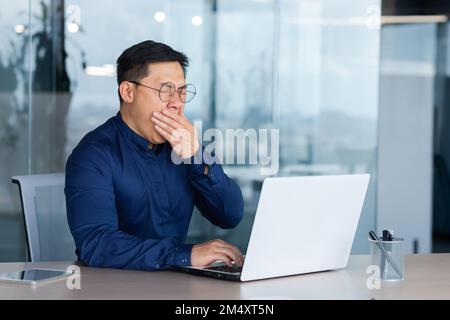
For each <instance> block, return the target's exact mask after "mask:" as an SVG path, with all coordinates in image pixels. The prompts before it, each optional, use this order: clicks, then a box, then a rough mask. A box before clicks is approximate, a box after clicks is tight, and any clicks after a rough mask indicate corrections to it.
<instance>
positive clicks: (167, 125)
mask: <svg viewBox="0 0 450 320" xmlns="http://www.w3.org/2000/svg"><path fill="white" fill-rule="evenodd" d="M151 120H152V122H153V123H155V124H157V125H158V126H159V127H161V128H163V129H165V130H166V131H168V132H169V133H172V131H175V130H177V129H180V128H183V126H181V125H180V124H179V123H178V122H176V121H174V120H172V119H170V118H168V117H166V116H164V115H162V114H161V113H159V112H153V114H152V117H151Z"/></svg>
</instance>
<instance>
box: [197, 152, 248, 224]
mask: <svg viewBox="0 0 450 320" xmlns="http://www.w3.org/2000/svg"><path fill="white" fill-rule="evenodd" d="M202 153H203V156H202ZM195 158H196V159H195ZM194 159H195V161H194ZM191 163H193V164H188V166H190V168H189V178H190V181H191V183H192V185H193V187H194V189H195V205H196V206H197V208H198V209H199V210H200V212H201V213H202V215H203V216H205V217H206V218H207V219H208V220H209V221H211V223H213V224H215V225H217V226H219V227H221V228H224V229H226V228H234V227H235V226H237V225H238V224H239V222H240V221H241V219H242V216H243V210H244V201H243V198H242V193H241V189H240V188H239V186H238V185H237V184H236V183H235V182H234V181H233V180H232V179H230V178H229V177H228V176H227V175H226V174H225V173H224V172H223V169H222V166H221V165H220V164H219V163H218V160H217V158H215V157H212V156H211V155H210V154H209V153H207V152H206V151H204V148H199V151H198V152H197V153H196V155H195V156H194V157H193V159H192V162H191Z"/></svg>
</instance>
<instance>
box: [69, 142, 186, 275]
mask: <svg viewBox="0 0 450 320" xmlns="http://www.w3.org/2000/svg"><path fill="white" fill-rule="evenodd" d="M112 167H113V160H112V158H111V156H110V155H109V154H108V153H107V152H106V151H104V150H103V148H101V147H100V146H96V145H93V144H90V145H83V146H81V147H77V148H76V149H75V150H74V152H73V153H72V155H71V156H70V157H69V159H68V161H67V165H66V185H65V190H64V191H65V194H66V206H67V218H68V222H69V227H70V230H71V232H72V235H73V237H74V240H75V244H76V247H77V248H78V250H79V252H80V255H79V259H80V260H81V261H83V262H84V263H86V264H87V265H89V266H92V267H112V268H123V269H141V270H157V269H163V268H168V267H170V266H171V265H190V263H191V261H190V256H191V250H192V245H180V244H179V243H177V240H176V239H175V238H164V239H141V238H139V237H136V236H133V235H130V234H127V233H125V232H122V231H121V230H119V228H118V218H117V211H116V206H115V196H114V186H113V178H112V176H113V175H112V172H113V170H112Z"/></svg>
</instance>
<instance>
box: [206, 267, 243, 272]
mask: <svg viewBox="0 0 450 320" xmlns="http://www.w3.org/2000/svg"><path fill="white" fill-rule="evenodd" d="M205 270H214V271H223V272H230V273H236V272H241V271H242V267H229V266H227V265H224V266H213V267H207V268H205Z"/></svg>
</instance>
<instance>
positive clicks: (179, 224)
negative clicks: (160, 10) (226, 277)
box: [65, 41, 243, 270]
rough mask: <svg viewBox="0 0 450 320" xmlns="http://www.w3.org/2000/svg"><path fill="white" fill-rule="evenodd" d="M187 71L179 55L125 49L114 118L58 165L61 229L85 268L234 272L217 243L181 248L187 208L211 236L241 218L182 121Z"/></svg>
mask: <svg viewBox="0 0 450 320" xmlns="http://www.w3.org/2000/svg"><path fill="white" fill-rule="evenodd" d="M187 66H188V60H187V57H186V56H185V55H184V54H182V53H180V52H177V51H175V50H173V49H172V48H170V47H169V46H167V45H165V44H162V43H157V42H153V41H144V42H142V43H139V44H136V45H134V46H132V47H130V48H128V49H127V50H125V51H124V52H123V53H122V54H121V56H120V57H119V58H118V60H117V82H118V85H119V89H118V92H119V99H120V111H119V112H118V113H117V115H116V116H115V117H113V118H111V119H109V120H108V121H106V122H105V123H104V124H103V125H101V126H99V127H98V128H96V129H95V130H93V131H91V132H90V133H88V134H87V135H86V136H85V137H84V138H83V139H82V140H81V142H80V143H79V144H78V145H77V147H76V148H75V149H74V150H73V152H72V154H71V155H70V157H69V159H68V160H67V164H66V185H65V194H66V204H67V216H68V222H69V226H70V230H71V232H72V235H73V237H74V239H75V244H76V248H77V250H76V253H77V255H78V258H79V260H81V261H83V262H84V263H86V264H87V265H89V266H93V267H112V268H125V269H142V270H158V269H165V268H169V267H170V266H176V265H177V266H180V265H192V266H196V267H202V266H206V265H209V264H211V263H213V262H214V261H217V260H221V261H223V262H225V263H226V264H228V265H232V264H236V265H241V264H242V260H243V257H242V254H241V253H240V251H239V249H238V248H236V247H235V246H233V245H230V244H228V243H226V242H224V241H222V240H213V241H208V242H205V243H201V244H196V245H192V244H186V243H184V241H185V238H186V234H187V231H188V227H189V222H190V219H191V215H192V211H193V208H194V205H195V206H197V208H198V209H199V210H200V212H201V213H202V215H203V216H205V217H206V218H207V219H208V220H210V221H211V222H212V223H213V224H215V225H217V226H219V227H221V228H233V227H235V226H236V225H237V224H238V223H239V222H240V220H241V219H242V214H243V199H242V194H241V191H240V189H239V187H238V186H237V184H236V183H235V182H233V181H232V180H231V179H230V178H228V177H227V176H226V175H225V173H224V172H223V170H222V167H221V166H220V164H218V163H217V162H216V161H214V160H215V158H214V157H213V156H211V155H209V154H207V153H204V148H202V147H201V145H200V144H199V141H198V138H197V133H196V130H195V129H194V127H193V125H192V124H191V123H190V122H189V120H188V119H187V118H186V117H185V115H184V106H185V103H186V102H189V101H190V100H192V98H193V97H194V95H195V87H194V86H193V85H191V84H186V82H185V72H186V67H187ZM174 154H175V155H176V156H178V157H180V158H181V159H183V163H181V164H179V163H178V164H176V163H175V162H174V161H173V158H174V157H173V156H174ZM175 158H176V157H175ZM188 163H190V164H188Z"/></svg>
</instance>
